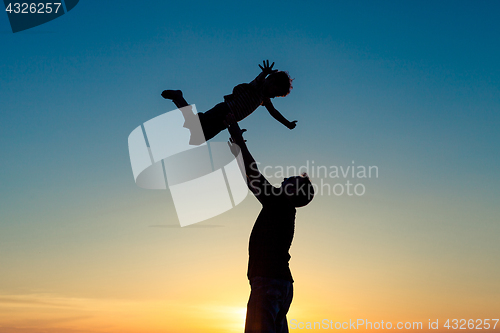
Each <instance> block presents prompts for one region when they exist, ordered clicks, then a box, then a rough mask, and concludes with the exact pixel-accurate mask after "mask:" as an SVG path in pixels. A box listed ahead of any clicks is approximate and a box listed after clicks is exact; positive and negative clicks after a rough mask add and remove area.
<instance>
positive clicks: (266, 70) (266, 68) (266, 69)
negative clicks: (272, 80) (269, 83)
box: [259, 60, 278, 75]
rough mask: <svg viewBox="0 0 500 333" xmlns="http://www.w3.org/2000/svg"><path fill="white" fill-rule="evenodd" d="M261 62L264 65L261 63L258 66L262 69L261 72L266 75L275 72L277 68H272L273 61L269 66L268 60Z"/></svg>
mask: <svg viewBox="0 0 500 333" xmlns="http://www.w3.org/2000/svg"><path fill="white" fill-rule="evenodd" d="M262 64H263V65H264V67H262V66H261V65H259V67H260V69H262V73H264V74H266V75H268V74H272V73H276V72H277V71H278V70H277V69H273V66H274V62H273V63H272V64H271V66H269V60H264V61H263V62H262Z"/></svg>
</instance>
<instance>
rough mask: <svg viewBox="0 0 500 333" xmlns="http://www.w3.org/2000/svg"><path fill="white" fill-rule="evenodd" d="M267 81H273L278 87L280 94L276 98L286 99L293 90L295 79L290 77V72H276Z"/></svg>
mask: <svg viewBox="0 0 500 333" xmlns="http://www.w3.org/2000/svg"><path fill="white" fill-rule="evenodd" d="M267 79H268V80H271V81H272V82H273V83H274V84H275V85H276V88H278V94H277V95H276V96H275V97H285V96H286V95H288V94H289V93H290V90H292V88H293V86H292V81H293V79H292V78H291V77H290V75H288V72H284V71H279V72H275V73H272V74H270V75H269V76H268V77H267Z"/></svg>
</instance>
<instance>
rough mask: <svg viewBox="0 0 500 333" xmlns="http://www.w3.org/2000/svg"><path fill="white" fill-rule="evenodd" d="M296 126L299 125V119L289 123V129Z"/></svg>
mask: <svg viewBox="0 0 500 333" xmlns="http://www.w3.org/2000/svg"><path fill="white" fill-rule="evenodd" d="M295 126H297V120H294V121H291V122H290V123H289V124H288V126H287V127H288V128H289V129H294V128H295Z"/></svg>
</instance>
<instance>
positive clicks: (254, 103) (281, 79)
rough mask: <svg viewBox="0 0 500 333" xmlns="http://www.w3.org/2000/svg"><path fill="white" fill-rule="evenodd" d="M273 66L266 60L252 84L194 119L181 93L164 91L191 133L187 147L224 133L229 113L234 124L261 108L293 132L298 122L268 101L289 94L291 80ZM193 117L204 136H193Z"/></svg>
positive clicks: (236, 90)
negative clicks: (287, 117) (179, 111)
mask: <svg viewBox="0 0 500 333" xmlns="http://www.w3.org/2000/svg"><path fill="white" fill-rule="evenodd" d="M273 66H274V62H273V63H272V64H271V65H269V60H267V61H263V66H261V65H259V67H260V69H261V70H262V72H261V73H260V74H259V75H258V76H257V77H256V78H255V79H254V80H253V81H252V82H250V83H242V84H239V85H237V86H236V87H234V89H233V93H232V94H231V95H226V96H224V102H222V103H219V104H217V105H216V106H214V107H213V108H212V109H210V110H208V111H207V112H200V113H198V114H197V115H195V114H194V113H193V111H192V108H191V107H189V104H188V103H187V102H186V100H185V99H184V97H183V94H182V91H180V90H164V91H163V92H162V93H161V95H162V96H163V98H165V99H170V100H172V102H174V104H175V105H176V106H177V107H178V108H179V109H180V110H181V111H182V114H183V116H184V119H185V123H184V127H186V128H188V129H189V130H190V131H191V139H190V141H189V143H190V144H192V145H200V144H202V143H203V142H205V141H207V140H210V139H211V138H213V137H214V136H216V135H217V134H219V133H220V132H221V131H223V130H224V129H226V125H225V124H224V121H225V119H226V116H227V115H228V114H229V113H232V114H233V115H234V116H235V118H236V121H241V120H243V119H244V118H246V117H247V116H249V115H250V114H251V113H252V112H254V111H255V110H256V109H257V108H258V107H259V106H261V105H263V106H265V107H266V109H267V111H268V112H269V113H270V114H271V116H273V117H274V119H276V120H277V121H279V122H280V123H282V124H283V125H285V126H286V127H288V128H289V129H293V128H295V126H296V123H297V120H294V121H288V120H287V119H286V118H285V117H284V116H283V115H282V114H281V113H280V112H279V111H278V110H276V108H275V107H274V105H273V103H272V102H271V98H274V97H285V96H286V95H288V94H289V93H290V90H291V89H292V84H291V82H292V79H291V78H290V76H289V75H288V73H287V72H283V71H278V70H277V69H273ZM196 116H198V118H199V123H200V124H201V128H202V129H203V135H199V134H198V133H196V132H197V131H196V128H197V126H196V125H197V121H198V119H196V118H195V117H196Z"/></svg>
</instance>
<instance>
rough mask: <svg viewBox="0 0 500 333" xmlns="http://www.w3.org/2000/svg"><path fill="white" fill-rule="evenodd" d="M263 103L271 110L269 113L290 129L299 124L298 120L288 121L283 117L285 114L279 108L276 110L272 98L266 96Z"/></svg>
mask: <svg viewBox="0 0 500 333" xmlns="http://www.w3.org/2000/svg"><path fill="white" fill-rule="evenodd" d="M262 105H264V106H265V107H266V109H267V111H269V114H270V115H271V116H273V118H274V119H276V120H277V121H279V122H280V123H282V124H283V125H285V126H286V127H288V128H289V129H294V128H295V126H296V125H297V120H294V121H288V120H287V119H286V118H285V117H283V115H282V114H281V113H280V112H279V111H278V110H276V108H275V107H274V105H273V103H272V102H271V99H269V98H266V99H265V100H264V102H263V103H262Z"/></svg>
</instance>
